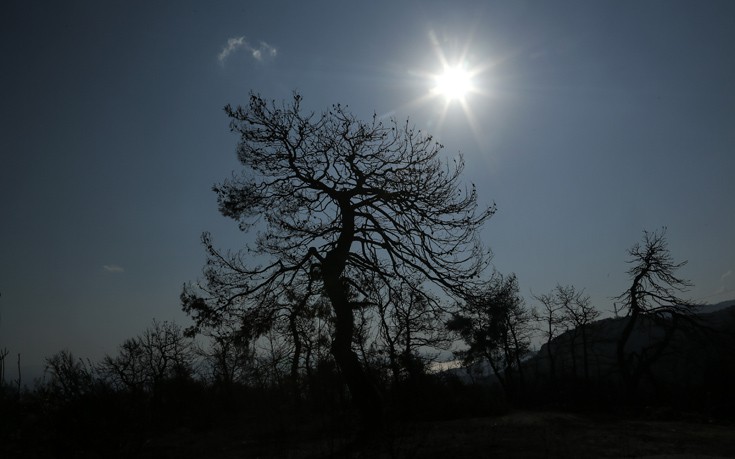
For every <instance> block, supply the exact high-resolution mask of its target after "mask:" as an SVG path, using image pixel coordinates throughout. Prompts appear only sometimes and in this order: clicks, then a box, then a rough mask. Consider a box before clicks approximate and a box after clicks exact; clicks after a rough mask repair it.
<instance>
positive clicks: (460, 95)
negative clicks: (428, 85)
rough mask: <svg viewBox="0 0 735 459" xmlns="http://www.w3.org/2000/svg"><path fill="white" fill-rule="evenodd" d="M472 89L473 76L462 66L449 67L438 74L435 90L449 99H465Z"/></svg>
mask: <svg viewBox="0 0 735 459" xmlns="http://www.w3.org/2000/svg"><path fill="white" fill-rule="evenodd" d="M471 90H472V77H471V75H470V73H469V72H468V71H467V70H465V69H464V68H462V67H461V66H455V67H447V68H445V69H444V73H442V74H441V75H437V76H436V86H435V87H434V92H435V93H437V94H439V95H442V96H444V98H446V99H447V101H453V100H463V99H464V98H465V96H466V95H467V93H469V92H470V91H471Z"/></svg>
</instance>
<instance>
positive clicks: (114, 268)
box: [102, 265, 125, 273]
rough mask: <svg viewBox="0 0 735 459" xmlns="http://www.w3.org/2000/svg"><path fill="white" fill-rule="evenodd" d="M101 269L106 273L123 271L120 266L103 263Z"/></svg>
mask: <svg viewBox="0 0 735 459" xmlns="http://www.w3.org/2000/svg"><path fill="white" fill-rule="evenodd" d="M102 269H104V270H105V271H107V272H108V273H123V272H125V268H123V267H122V266H118V265H104V266H103V267H102Z"/></svg>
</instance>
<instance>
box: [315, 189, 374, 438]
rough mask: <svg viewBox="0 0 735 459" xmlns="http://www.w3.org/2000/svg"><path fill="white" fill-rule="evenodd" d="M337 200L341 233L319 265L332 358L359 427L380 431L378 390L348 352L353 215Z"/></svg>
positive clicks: (351, 321) (344, 201) (351, 319)
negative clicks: (329, 313) (330, 320)
mask: <svg viewBox="0 0 735 459" xmlns="http://www.w3.org/2000/svg"><path fill="white" fill-rule="evenodd" d="M338 200H339V204H340V210H341V213H342V222H341V223H342V230H341V232H340V235H339V238H338V239H337V243H336V245H335V247H334V248H333V249H332V250H330V251H329V252H328V253H327V255H326V256H325V257H324V260H323V262H322V280H323V281H324V289H325V291H326V293H327V296H328V297H329V301H330V302H331V303H332V309H333V310H334V316H335V321H334V339H333V340H332V355H333V356H334V360H335V362H336V363H337V365H338V366H339V368H340V370H341V372H342V375H343V377H344V378H345V383H346V384H347V387H348V388H349V390H350V394H351V395H352V400H353V402H354V404H355V406H356V407H357V409H358V410H359V411H360V414H361V415H362V421H363V423H364V424H363V427H364V428H365V429H366V430H380V429H382V427H383V402H382V399H381V397H380V393H379V392H378V388H377V387H375V385H373V383H372V381H371V380H370V378H369V376H368V375H367V374H366V372H365V370H364V369H363V367H362V365H361V364H360V360H359V359H358V358H357V354H355V353H354V352H353V351H352V337H353V336H354V329H355V323H354V314H353V311H352V303H351V302H350V298H349V295H348V291H347V287H346V285H345V284H344V283H343V282H342V274H343V273H344V270H345V266H346V264H347V257H348V255H349V251H350V246H351V245H352V241H353V239H354V234H355V214H354V210H353V209H352V208H351V206H350V203H349V198H342V197H340V199H338Z"/></svg>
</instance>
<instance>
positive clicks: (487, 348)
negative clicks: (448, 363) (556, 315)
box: [447, 273, 531, 396]
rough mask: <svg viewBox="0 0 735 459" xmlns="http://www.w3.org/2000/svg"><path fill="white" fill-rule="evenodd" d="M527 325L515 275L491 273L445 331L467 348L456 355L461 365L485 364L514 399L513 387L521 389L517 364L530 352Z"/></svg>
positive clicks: (528, 322)
mask: <svg viewBox="0 0 735 459" xmlns="http://www.w3.org/2000/svg"><path fill="white" fill-rule="evenodd" d="M530 321H531V314H530V313H529V311H528V310H527V309H526V307H525V305H524V302H523V298H521V297H520V295H519V289H518V279H517V278H516V276H515V274H511V275H510V276H508V277H504V276H503V275H501V274H498V273H495V274H494V275H493V277H492V279H491V280H490V282H489V284H488V285H487V286H486V287H485V288H484V289H483V290H482V291H481V293H480V294H477V295H474V296H472V297H471V298H470V299H468V300H467V301H466V302H465V303H464V304H463V305H462V306H461V308H460V312H459V313H456V314H454V316H453V317H452V319H451V320H450V321H449V322H448V323H447V328H448V329H449V330H451V331H455V332H457V333H458V334H459V336H460V337H461V338H462V340H463V341H464V342H465V344H466V345H467V346H468V347H467V349H466V350H465V351H462V352H461V353H460V355H462V356H463V357H464V361H465V363H466V364H468V365H472V364H474V363H476V362H480V361H483V360H484V361H487V363H488V364H489V365H490V367H491V368H492V370H493V373H494V374H495V376H496V377H497V379H498V381H499V383H500V385H501V386H502V387H503V389H504V390H505V392H506V393H507V394H508V395H510V396H514V395H515V394H516V387H519V388H520V389H523V385H524V378H523V367H522V366H521V360H522V359H523V357H525V356H526V355H527V354H528V352H529V351H530V346H531V340H530V331H531V329H530ZM516 374H517V376H516Z"/></svg>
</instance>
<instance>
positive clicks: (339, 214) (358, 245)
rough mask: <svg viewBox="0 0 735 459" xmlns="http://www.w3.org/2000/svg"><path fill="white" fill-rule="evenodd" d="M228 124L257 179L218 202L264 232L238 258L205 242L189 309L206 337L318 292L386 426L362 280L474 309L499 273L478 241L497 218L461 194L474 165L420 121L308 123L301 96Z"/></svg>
mask: <svg viewBox="0 0 735 459" xmlns="http://www.w3.org/2000/svg"><path fill="white" fill-rule="evenodd" d="M225 111H226V113H227V115H228V116H229V117H230V119H231V128H232V130H233V131H234V132H236V133H237V134H239V135H240V139H241V140H240V143H239V146H238V149H237V154H238V159H239V160H240V162H241V163H242V166H243V170H242V171H241V172H240V173H236V174H234V175H233V176H232V178H231V179H229V180H226V181H224V182H223V183H222V184H220V185H217V186H215V188H214V190H215V192H216V193H217V195H218V199H219V208H220V211H221V212H222V214H224V215H225V216H228V217H231V218H233V219H235V220H236V221H237V222H238V223H239V225H240V228H241V229H242V230H243V231H251V229H255V228H257V229H258V233H257V237H256V239H255V242H254V243H253V244H250V245H248V246H247V247H246V248H245V249H244V250H240V251H236V252H222V251H220V250H219V249H217V248H215V247H214V245H213V244H212V241H211V238H210V237H209V236H208V235H205V237H204V243H205V246H206V249H207V253H208V262H207V265H206V267H205V279H204V282H200V283H199V284H198V285H188V286H187V287H186V288H185V290H184V292H183V294H182V300H183V306H184V309H185V310H186V311H187V312H188V313H189V314H190V315H191V316H192V317H193V319H194V320H195V321H196V323H197V324H198V325H202V326H207V325H211V324H213V323H216V322H217V320H219V319H220V318H221V317H223V316H224V315H227V314H231V313H238V314H245V315H252V316H253V317H262V316H268V315H270V314H272V313H273V312H272V311H270V310H269V309H268V308H272V307H274V306H273V305H279V304H283V303H284V301H283V300H285V299H286V296H287V292H288V289H289V286H290V285H292V284H294V283H299V282H301V283H302V282H303V280H301V281H299V279H303V278H312V279H315V280H316V281H317V282H318V283H319V284H320V286H321V291H322V292H323V293H324V294H325V295H326V297H328V299H329V301H330V303H331V306H332V309H333V313H334V334H333V338H332V347H331V350H332V355H333V356H334V359H335V361H336V362H337V364H338V366H339V368H340V370H341V372H342V374H343V376H344V379H345V382H346V384H347V385H348V387H349V389H350V392H351V394H352V398H353V401H354V402H355V404H356V406H357V407H358V408H359V409H360V411H361V412H362V414H363V416H364V418H365V420H366V421H379V419H380V417H381V406H382V404H381V402H380V396H379V393H378V391H377V389H376V388H375V386H374V385H373V384H372V383H371V381H370V380H369V378H367V377H366V372H365V371H364V368H363V367H362V365H361V362H360V360H359V358H358V356H357V355H356V354H355V352H354V351H353V349H352V343H353V334H354V312H353V309H354V308H355V307H357V306H358V305H359V306H365V304H366V303H369V298H367V295H366V294H364V292H363V289H362V287H361V285H362V284H363V280H362V277H363V276H364V275H365V274H366V273H369V274H370V275H371V276H376V277H377V278H382V279H384V282H385V284H386V285H387V284H389V282H388V281H389V280H391V279H395V280H398V281H403V282H407V281H409V280H411V279H414V278H416V277H417V276H420V277H421V278H423V279H426V281H427V282H430V283H433V284H435V285H438V286H439V287H441V288H442V289H443V290H444V291H446V292H448V293H449V294H453V295H457V296H465V295H466V294H467V292H468V290H469V291H471V290H473V288H474V287H475V286H476V285H477V282H478V280H479V275H480V274H481V273H482V272H483V270H484V269H485V268H486V266H487V264H488V262H489V258H490V253H489V251H488V250H486V249H484V248H483V247H482V245H481V244H480V242H479V240H478V229H479V228H480V226H481V225H482V223H483V222H485V221H486V220H487V219H488V218H489V217H490V216H491V215H492V214H493V213H494V210H495V209H494V207H488V208H478V203H477V194H476V191H475V188H474V186H471V187H465V186H463V185H462V184H461V183H460V176H461V174H462V170H463V167H464V163H463V160H462V158H461V156H458V157H456V158H449V159H442V158H441V155H440V153H441V150H442V145H440V144H439V143H438V142H436V141H435V140H434V139H433V138H432V137H431V136H430V135H426V134H424V133H422V132H421V131H420V130H416V129H415V128H413V127H412V126H411V125H410V124H409V123H408V122H406V123H405V124H401V123H398V122H396V121H395V120H389V121H385V122H384V121H383V120H381V119H380V118H379V117H377V116H373V118H372V119H371V120H370V121H362V120H359V119H357V118H356V117H355V116H354V115H353V114H351V113H350V112H349V111H348V109H347V108H346V107H344V106H341V105H334V106H332V108H331V109H330V110H329V111H326V112H322V113H313V112H307V111H305V110H303V108H302V98H301V96H300V95H298V94H294V96H293V100H292V101H291V102H290V103H283V104H277V103H276V102H268V101H266V100H264V99H263V98H262V97H260V96H258V95H251V97H250V102H249V104H248V105H247V106H246V107H237V108H233V107H231V106H227V107H226V108H225ZM403 282H399V283H403ZM419 294H420V292H419ZM274 298H279V299H280V300H277V301H274Z"/></svg>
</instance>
